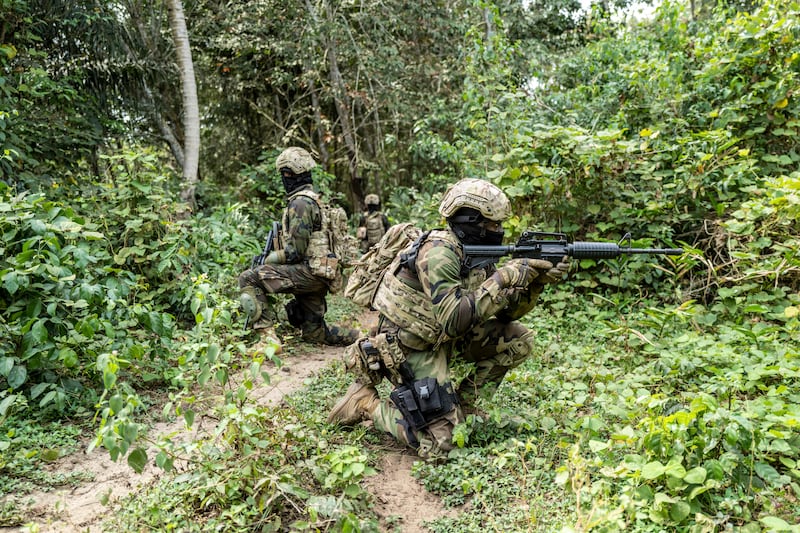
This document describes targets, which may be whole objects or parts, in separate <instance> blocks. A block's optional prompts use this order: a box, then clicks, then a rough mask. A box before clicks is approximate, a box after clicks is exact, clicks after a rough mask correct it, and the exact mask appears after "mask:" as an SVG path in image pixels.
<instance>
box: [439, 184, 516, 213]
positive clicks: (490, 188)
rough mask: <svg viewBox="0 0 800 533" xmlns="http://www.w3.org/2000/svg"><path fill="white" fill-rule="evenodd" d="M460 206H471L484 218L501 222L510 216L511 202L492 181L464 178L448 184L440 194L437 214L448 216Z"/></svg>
mask: <svg viewBox="0 0 800 533" xmlns="http://www.w3.org/2000/svg"><path fill="white" fill-rule="evenodd" d="M462 207H471V208H472V209H476V210H478V211H479V212H480V214H481V215H483V216H484V218H487V219H489V220H493V221H495V222H502V221H504V220H506V219H507V218H508V217H510V216H511V203H510V202H509V201H508V197H507V196H506V194H505V193H504V192H503V191H502V190H501V189H500V187H498V186H497V185H495V184H494V183H491V182H488V181H486V180H482V179H477V178H464V179H462V180H460V181H458V182H457V183H454V184H453V185H450V186H449V187H448V188H447V191H445V193H444V195H443V196H442V203H441V204H440V205H439V214H440V215H442V216H443V217H445V218H450V217H451V216H453V215H454V214H455V212H456V211H458V210H459V209H461V208H462Z"/></svg>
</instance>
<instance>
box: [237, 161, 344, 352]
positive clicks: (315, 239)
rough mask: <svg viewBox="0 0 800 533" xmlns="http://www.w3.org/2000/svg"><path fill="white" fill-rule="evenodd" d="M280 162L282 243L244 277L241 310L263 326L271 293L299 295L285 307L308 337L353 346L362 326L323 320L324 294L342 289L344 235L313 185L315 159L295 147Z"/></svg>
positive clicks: (308, 338) (293, 321) (280, 241)
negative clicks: (341, 240)
mask: <svg viewBox="0 0 800 533" xmlns="http://www.w3.org/2000/svg"><path fill="white" fill-rule="evenodd" d="M275 166H276V168H277V169H278V172H280V174H281V180H282V181H283V187H284V190H285V191H286V195H287V205H286V209H285V210H284V212H283V217H282V219H281V225H280V232H279V236H278V239H277V242H278V246H276V247H275V249H274V250H272V251H271V252H270V253H269V254H268V255H267V256H266V257H265V258H264V262H263V264H262V265H260V266H256V267H255V268H250V269H248V270H245V271H244V272H242V273H241V274H240V275H239V288H240V291H241V293H240V302H241V304H242V308H243V309H244V311H245V313H247V316H248V318H249V323H250V324H252V325H253V328H254V329H261V328H264V327H266V326H267V325H269V324H267V323H266V322H265V321H263V320H260V319H261V315H262V311H263V310H264V308H265V307H266V306H267V305H268V300H267V294H275V293H287V294H292V295H294V296H295V298H294V299H293V300H291V301H290V302H289V303H288V304H287V305H286V314H287V316H288V319H289V323H290V324H291V325H293V326H295V327H299V328H300V329H301V331H302V335H303V339H304V340H306V341H309V342H318V343H323V344H329V345H348V344H351V343H352V342H354V341H355V340H356V339H357V338H358V335H359V332H358V331H357V330H355V329H350V328H344V327H339V326H333V325H328V324H326V323H325V320H324V317H325V312H326V311H327V303H326V300H325V297H326V295H327V294H328V292H330V291H332V290H334V291H335V290H338V288H340V287H341V284H342V277H341V276H342V274H341V268H340V265H339V257H338V256H337V255H336V252H337V251H339V250H337V249H336V248H337V247H338V239H339V236H338V235H336V234H335V232H334V229H332V228H333V226H334V224H332V222H331V219H332V218H336V217H332V216H331V214H330V213H331V212H332V211H331V208H329V207H328V206H327V205H325V204H324V203H323V202H322V200H321V198H320V196H319V195H318V194H317V193H316V192H315V191H314V189H313V181H312V177H311V170H312V169H313V168H314V167H315V166H316V162H315V161H314V159H313V158H312V157H311V154H309V153H308V152H307V151H306V150H304V149H302V148H298V147H291V148H287V149H286V150H284V151H283V152H282V153H281V154H280V155H279V156H278V158H277V159H276V161H275ZM345 221H346V217H345ZM344 231H346V230H344ZM339 253H340V255H342V254H343V252H341V251H339Z"/></svg>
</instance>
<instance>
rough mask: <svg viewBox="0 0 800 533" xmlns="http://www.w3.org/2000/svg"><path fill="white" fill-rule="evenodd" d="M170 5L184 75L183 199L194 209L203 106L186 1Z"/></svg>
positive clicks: (170, 22) (181, 71)
mask: <svg viewBox="0 0 800 533" xmlns="http://www.w3.org/2000/svg"><path fill="white" fill-rule="evenodd" d="M167 7H168V9H169V24H170V28H171V29H172V38H173V39H174V40H175V51H176V53H177V59H178V70H179V71H180V74H181V88H182V94H183V124H184V129H185V131H186V139H185V141H184V149H183V154H184V159H183V190H182V191H181V199H182V200H183V201H185V202H186V203H187V204H189V205H190V206H191V207H192V209H194V208H195V207H196V206H197V202H196V199H195V189H196V188H197V179H198V178H197V167H198V165H199V162H200V109H199V106H198V103H197V85H196V82H195V77H194V65H193V64H192V50H191V48H190V47H189V32H188V31H187V30H186V20H185V18H184V15H183V4H182V3H181V0H167Z"/></svg>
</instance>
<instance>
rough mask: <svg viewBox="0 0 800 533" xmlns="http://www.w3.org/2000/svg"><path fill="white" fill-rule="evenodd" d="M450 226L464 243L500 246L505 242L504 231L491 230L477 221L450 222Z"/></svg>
mask: <svg viewBox="0 0 800 533" xmlns="http://www.w3.org/2000/svg"><path fill="white" fill-rule="evenodd" d="M450 228H451V229H452V230H453V232H454V233H455V234H456V236H457V237H458V240H460V241H461V243H462V244H485V245H488V246H499V245H501V244H503V234H504V232H503V231H489V230H487V229H486V228H484V227H482V226H480V225H478V224H475V223H463V224H459V223H453V222H451V223H450Z"/></svg>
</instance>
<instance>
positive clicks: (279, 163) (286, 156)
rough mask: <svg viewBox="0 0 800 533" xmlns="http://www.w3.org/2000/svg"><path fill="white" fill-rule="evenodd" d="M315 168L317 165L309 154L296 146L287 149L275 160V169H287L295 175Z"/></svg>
mask: <svg viewBox="0 0 800 533" xmlns="http://www.w3.org/2000/svg"><path fill="white" fill-rule="evenodd" d="M315 166H317V163H316V162H315V161H314V158H313V157H311V154H309V153H308V152H307V151H306V150H304V149H302V148H300V147H298V146H292V147H291V148H287V149H286V150H284V151H283V152H281V155H279V156H278V159H276V160H275V168H277V169H278V171H280V170H281V169H282V168H288V169H289V170H291V171H292V172H294V173H295V174H303V173H305V172H310V171H311V169H312V168H314V167H315Z"/></svg>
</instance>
